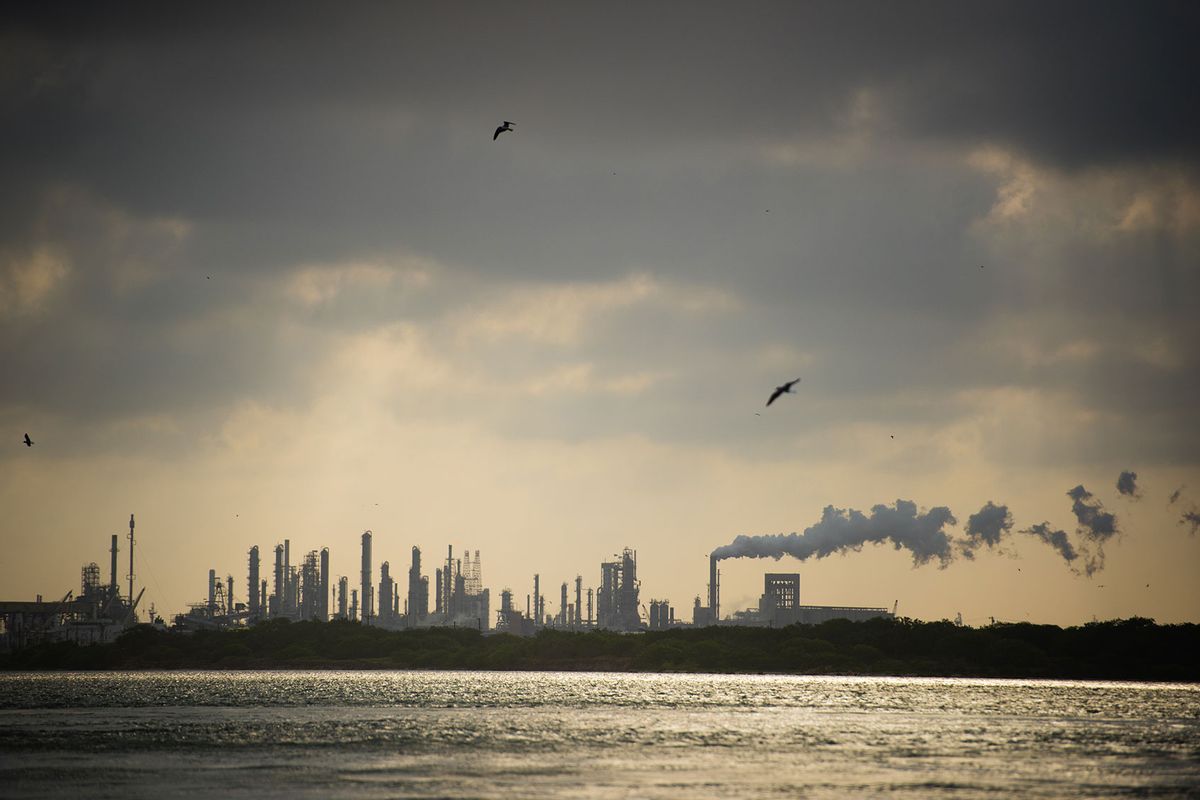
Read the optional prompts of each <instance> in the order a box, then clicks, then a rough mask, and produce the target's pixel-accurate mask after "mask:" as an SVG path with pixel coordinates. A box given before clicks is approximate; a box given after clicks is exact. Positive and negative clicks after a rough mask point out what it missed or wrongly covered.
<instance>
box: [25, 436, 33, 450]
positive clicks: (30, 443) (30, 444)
mask: <svg viewBox="0 0 1200 800" xmlns="http://www.w3.org/2000/svg"><path fill="white" fill-rule="evenodd" d="M25 446H26V447H33V439H30V438H29V434H28V433H27V434H25Z"/></svg>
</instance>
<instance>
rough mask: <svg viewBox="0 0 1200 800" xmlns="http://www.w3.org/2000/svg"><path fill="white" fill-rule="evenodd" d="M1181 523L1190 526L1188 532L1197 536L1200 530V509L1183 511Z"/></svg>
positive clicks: (1180, 518)
mask: <svg viewBox="0 0 1200 800" xmlns="http://www.w3.org/2000/svg"><path fill="white" fill-rule="evenodd" d="M1179 524H1180V525H1187V526H1188V528H1189V530H1188V533H1189V534H1190V535H1191V536H1195V535H1196V532H1197V531H1200V511H1197V510H1196V509H1194V508H1193V509H1192V510H1191V511H1185V512H1183V514H1182V515H1180V517H1179Z"/></svg>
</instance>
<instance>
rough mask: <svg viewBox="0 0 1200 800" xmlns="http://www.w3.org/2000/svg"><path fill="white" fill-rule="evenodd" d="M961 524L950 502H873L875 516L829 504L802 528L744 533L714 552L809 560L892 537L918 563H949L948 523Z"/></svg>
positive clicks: (723, 556) (717, 554)
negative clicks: (923, 506)
mask: <svg viewBox="0 0 1200 800" xmlns="http://www.w3.org/2000/svg"><path fill="white" fill-rule="evenodd" d="M956 523H957V520H955V519H954V515H953V514H952V513H951V512H950V509H948V508H946V507H945V506H938V507H936V508H931V509H929V510H928V511H924V512H918V511H917V504H916V503H914V502H912V501H911V500H897V501H896V503H895V505H891V506H887V505H877V506H873V507H872V508H871V513H870V515H867V514H864V513H863V512H861V511H858V510H855V509H853V508H851V509H841V508H834V507H833V506H826V507H825V510H824V511H823V512H822V514H821V521H820V522H818V523H817V524H815V525H812V526H810V527H808V528H805V529H804V531H803V532H802V533H787V534H784V533H777V534H770V535H765V536H747V535H745V534H742V535H740V536H738V537H737V538H735V539H734V540H733V542H732V543H730V544H727V545H724V546H723V547H718V548H717V549H716V550H713V551H712V555H713V557H714V558H716V559H718V560H721V559H726V558H774V559H780V558H782V557H783V556H792V557H794V558H797V559H799V560H801V561H805V560H807V559H809V558H813V557H816V558H824V557H825V556H828V555H833V554H834V553H844V552H847V551H851V550H855V551H857V550H861V549H862V547H863V545H866V544H884V543H887V542H891V544H892V545H893V546H894V547H895V548H896V549H897V550H908V551H909V552H910V553H912V558H913V564H914V565H915V566H920V565H922V564H927V563H929V562H930V561H933V560H937V561H938V562H939V566H941V567H943V568H944V567H945V566H946V565H948V564H949V563H950V561H951V560H952V559H953V557H954V553H953V549H952V542H951V540H950V536H949V535H948V534H947V533H946V526H947V525H954V524H956Z"/></svg>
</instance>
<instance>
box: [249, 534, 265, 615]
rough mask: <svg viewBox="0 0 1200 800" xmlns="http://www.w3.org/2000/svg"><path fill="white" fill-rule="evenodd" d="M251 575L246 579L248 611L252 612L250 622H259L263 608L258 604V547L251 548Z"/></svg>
mask: <svg viewBox="0 0 1200 800" xmlns="http://www.w3.org/2000/svg"><path fill="white" fill-rule="evenodd" d="M249 573H250V574H249V575H248V576H247V578H246V598H247V600H248V601H249V604H248V605H249V607H248V609H247V610H248V611H249V612H250V621H251V622H257V621H258V618H259V616H260V615H261V614H262V608H261V607H260V606H259V604H258V601H259V594H258V545H254V546H253V547H251V548H250V570H249Z"/></svg>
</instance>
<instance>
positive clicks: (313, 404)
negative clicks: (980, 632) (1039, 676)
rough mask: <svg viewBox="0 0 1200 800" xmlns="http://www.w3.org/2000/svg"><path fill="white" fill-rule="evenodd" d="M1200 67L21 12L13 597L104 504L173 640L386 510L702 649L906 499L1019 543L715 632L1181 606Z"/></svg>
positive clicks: (548, 8)
mask: <svg viewBox="0 0 1200 800" xmlns="http://www.w3.org/2000/svg"><path fill="white" fill-rule="evenodd" d="M1198 40H1200V11H1198V10H1197V6H1196V4H1195V3H1154V4H1138V3H1114V4H1110V3H1094V2H1089V3H1054V4H1049V5H1047V4H1044V3H1007V2H1006V3H997V4H989V3H968V4H962V3H952V4H944V5H938V4H924V5H921V6H912V5H905V4H882V3H881V4H854V3H842V2H838V3H818V4H807V3H806V4H800V3H784V4H763V3H756V4H749V5H747V4H715V5H713V4H696V3H686V4H684V3H678V4H677V3H657V4H651V5H648V6H647V5H641V4H638V5H635V4H628V5H626V4H616V5H613V4H605V5H594V6H583V5H581V4H566V5H564V4H554V3H551V4H519V5H518V4H500V5H497V4H458V3H449V4H411V3H406V4H388V5H372V6H360V7H355V8H346V7H344V6H336V7H334V6H323V7H309V6H306V5H303V4H295V3H288V4H282V5H275V4H270V3H255V4H251V5H249V6H245V5H221V4H217V5H215V6H212V5H203V6H200V5H196V6H194V7H192V8H181V7H179V6H174V5H170V6H168V5H162V4H155V5H144V6H142V5H139V6H126V5H123V4H104V5H96V6H87V7H79V6H69V7H62V8H58V7H56V6H54V5H48V4H37V6H36V8H33V9H25V8H9V9H6V10H5V12H4V19H3V22H2V23H0V176H2V178H3V190H2V191H0V374H2V375H3V378H2V379H0V431H3V432H4V434H3V439H4V442H5V445H4V446H3V447H0V507H2V508H3V516H2V517H0V545H3V546H2V547H0V599H25V598H32V596H33V595H34V594H37V593H41V594H43V595H46V596H61V595H62V594H64V593H65V592H66V591H67V590H68V589H72V588H74V589H76V590H78V582H79V569H80V567H81V566H82V565H83V564H84V563H86V562H89V561H96V562H98V563H100V564H101V565H102V568H103V570H104V572H105V574H107V560H108V557H107V547H108V541H109V535H110V534H112V533H122V532H124V531H125V530H126V524H127V520H128V517H129V513H130V512H136V513H137V518H138V523H139V524H138V535H139V548H140V550H139V554H138V562H139V563H138V567H137V571H138V575H139V581H138V583H139V585H141V584H145V585H146V587H147V598H148V600H149V601H153V602H154V603H155V604H156V606H157V607H158V609H159V610H160V612H175V611H180V610H183V609H184V608H185V606H186V604H187V603H188V602H190V601H195V600H199V599H201V598H203V597H204V596H205V593H206V580H207V573H208V570H209V568H215V569H216V570H217V571H218V573H219V574H221V575H225V574H232V575H233V576H234V577H235V579H236V581H237V586H236V589H235V595H237V596H240V599H244V596H245V566H246V551H247V550H248V549H249V548H250V546H251V545H255V544H257V545H259V547H260V548H261V549H262V550H263V551H264V553H267V552H269V551H270V550H271V549H272V548H273V547H274V545H275V544H276V543H277V542H280V541H282V540H283V539H284V538H285V537H288V538H290V539H291V541H292V552H293V560H294V561H298V560H299V557H298V555H296V554H300V553H303V552H305V551H307V550H309V549H314V548H319V547H322V546H328V547H329V548H330V550H331V555H332V559H331V560H332V568H333V571H334V573H335V575H343V574H344V575H349V576H351V583H352V584H353V583H355V576H356V575H357V569H358V537H359V535H360V533H361V532H362V531H363V530H364V529H371V530H373V531H374V534H375V561H376V565H377V566H378V564H379V563H380V562H381V561H383V560H389V561H391V562H392V571H393V573H400V574H403V573H404V570H405V569H406V568H407V563H408V554H409V549H410V547H411V546H412V545H414V544H416V545H419V546H421V547H422V548H423V550H424V551H425V554H426V555H425V558H426V564H427V571H428V572H429V573H431V574H432V571H433V568H434V566H435V565H436V561H437V559H438V558H439V557H441V556H443V555H444V553H445V547H446V545H447V544H453V545H454V546H455V549H456V551H457V550H460V549H461V548H463V547H469V548H470V549H471V550H475V549H478V550H480V551H481V552H482V559H483V579H484V584H485V585H486V586H488V587H490V588H491V589H492V591H493V597H495V596H496V595H498V592H499V590H500V589H501V588H503V587H506V586H507V587H511V588H512V589H513V590H514V592H515V593H516V595H517V597H518V598H519V601H520V604H521V605H522V607H523V603H524V596H525V594H526V593H527V592H529V591H531V585H532V575H533V573H535V572H538V573H540V574H541V575H542V584H543V586H544V587H547V589H546V590H545V593H546V596H547V607H548V609H549V610H550V611H551V612H555V611H557V603H558V586H559V584H560V583H561V582H562V581H567V580H570V581H573V580H574V577H575V575H577V574H582V575H583V577H584V585H585V586H595V585H596V584H597V583H598V581H599V574H600V569H599V564H600V561H601V560H603V559H605V558H607V557H609V556H611V555H612V554H613V553H615V552H618V551H619V550H620V549H621V548H622V547H625V546H628V547H632V548H634V549H636V550H637V551H638V554H639V572H640V577H641V578H642V599H643V601H644V602H646V603H648V602H649V600H650V599H651V598H655V599H659V598H667V599H670V600H671V601H672V603H673V604H674V605H675V607H676V612H677V614H678V615H681V616H686V617H688V618H690V609H691V604H692V598H693V597H694V596H695V595H697V594H701V593H703V592H704V591H705V582H706V581H707V562H706V556H707V554H708V553H709V552H710V551H711V550H713V549H714V548H716V547H719V546H722V545H726V544H728V543H730V542H732V541H733V540H734V538H735V537H736V536H738V535H740V534H746V535H750V536H754V535H762V534H777V533H790V532H793V531H798V532H799V531H804V530H805V529H806V528H809V527H810V526H813V525H815V524H816V523H817V522H818V521H819V520H821V518H822V514H823V510H824V509H825V507H826V506H830V505H832V506H834V507H835V508H838V509H846V508H854V509H860V510H863V511H864V512H866V513H869V509H870V508H871V507H872V506H874V505H876V504H889V505H890V504H894V503H895V502H896V501H897V500H898V499H901V500H911V501H913V502H914V503H915V504H916V505H917V507H918V508H920V509H931V508H935V507H939V506H945V507H948V508H949V509H950V510H951V511H952V512H953V516H954V517H955V519H956V520H957V524H956V525H955V526H952V527H951V528H950V532H951V533H952V534H953V536H954V537H955V538H956V539H957V538H962V537H964V536H965V535H966V530H965V529H966V526H967V522H968V518H969V517H970V516H971V515H972V514H976V513H978V512H979V511H980V509H981V508H982V507H983V506H984V505H985V504H986V503H988V502H993V503H995V504H996V505H1006V506H1007V507H1008V509H1009V511H1010V513H1011V515H1012V527H1011V529H1010V530H1008V531H1006V532H1005V534H1004V536H1003V537H1002V538H1001V540H1000V542H999V544H998V545H996V546H988V545H986V544H984V545H982V546H980V547H978V548H976V551H975V557H974V559H970V558H967V557H965V556H963V555H961V554H960V553H959V551H957V550H956V551H955V556H954V557H953V558H952V559H951V560H950V561H949V562H948V563H945V565H944V567H943V565H942V563H941V562H939V560H937V559H935V560H934V561H932V562H930V563H927V564H925V565H923V566H914V565H913V559H912V557H911V553H909V552H908V551H898V550H895V549H893V548H892V547H891V546H890V545H872V544H867V545H865V546H864V547H863V548H862V549H861V550H860V551H855V552H849V553H846V554H839V553H835V554H833V555H830V556H828V557H825V558H812V559H809V560H807V561H805V562H803V563H801V562H799V561H796V560H794V559H791V558H785V559H784V560H782V561H780V562H778V563H777V562H775V561H771V560H766V561H762V560H751V559H735V560H728V561H725V562H723V563H722V574H723V586H722V598H723V610H725V611H731V610H733V609H734V608H739V607H746V606H750V605H754V604H755V603H756V601H757V597H758V594H759V593H760V592H761V589H762V578H761V576H762V573H763V572H764V570H771V571H798V572H800V574H801V582H802V583H801V598H802V601H803V602H808V603H819V604H853V605H879V606H888V607H890V606H891V605H892V603H893V602H894V601H896V600H898V601H899V612H900V613H901V614H907V615H910V616H916V617H921V618H927V619H939V618H953V617H954V615H955V614H956V613H958V612H961V613H962V615H963V617H964V618H965V619H966V621H967V622H970V623H981V622H986V621H987V620H988V619H989V618H990V617H993V616H994V617H996V618H997V619H1007V620H1025V619H1031V620H1034V621H1039V622H1052V623H1059V624H1073V623H1080V622H1085V621H1088V620H1090V619H1092V618H1093V617H1097V618H1100V619H1106V618H1111V617H1118V616H1121V617H1124V616H1131V615H1135V614H1136V615H1142V616H1151V617H1154V618H1156V619H1158V620H1159V621H1183V620H1190V621H1200V581H1198V580H1197V567H1198V565H1200V535H1198V534H1197V531H1196V527H1195V525H1193V524H1190V523H1189V521H1188V519H1187V518H1186V517H1185V516H1184V515H1186V514H1188V513H1194V512H1195V511H1196V510H1197V508H1198V507H1200V426H1198V425H1197V408H1198V405H1197V397H1198V392H1200V314H1197V312H1196V305H1197V298H1198V297H1200V145H1198V144H1197V143H1198V142H1200V98H1198V97H1197V92H1198V90H1197V86H1198V85H1200V84H1198V83H1197V81H1196V76H1197V75H1200V57H1198V56H1197V55H1196V53H1197V49H1196V48H1195V47H1194V42H1195V41H1198ZM504 119H507V120H512V121H513V122H514V123H515V130H514V132H512V133H506V134H504V135H502V136H501V137H500V138H499V140H497V141H495V142H493V141H492V131H493V130H494V128H495V126H496V125H498V124H499V123H500V121H501V120H504ZM797 376H802V377H803V381H802V382H801V384H800V385H799V386H798V387H797V389H798V394H796V395H794V396H786V397H783V398H781V399H780V400H778V401H776V403H775V404H774V405H772V406H771V407H770V408H769V409H767V408H764V407H763V403H764V402H765V400H766V398H767V396H768V394H769V393H770V391H771V389H772V388H773V387H774V386H776V385H777V384H779V383H782V382H783V381H785V380H789V379H791V378H794V377H797ZM756 412H759V413H758V414H756ZM25 432H28V433H29V434H30V435H31V437H32V438H33V440H34V441H35V442H36V444H35V446H34V447H32V448H27V447H25V446H23V445H22V444H21V438H22V436H23V435H24V433H25ZM1123 471H1133V472H1136V475H1137V477H1136V484H1135V485H1136V492H1135V493H1133V494H1125V493H1122V492H1121V491H1119V489H1118V479H1119V477H1120V475H1121V473H1122V472H1123ZM1079 485H1082V486H1084V487H1086V490H1087V491H1088V492H1090V493H1091V494H1092V495H1093V497H1092V499H1091V500H1090V501H1089V502H1091V503H1093V504H1094V503H1100V504H1101V506H1102V510H1103V512H1105V513H1111V514H1113V515H1115V517H1116V520H1117V532H1116V533H1115V534H1113V535H1112V536H1111V537H1105V539H1104V541H1103V542H1094V541H1093V542H1089V539H1088V537H1087V536H1086V535H1084V534H1085V533H1086V531H1081V530H1080V526H1081V524H1082V523H1081V522H1080V518H1079V517H1078V516H1077V514H1076V513H1075V511H1073V507H1072V506H1073V503H1074V502H1075V501H1074V500H1073V499H1072V498H1071V497H1069V496H1068V494H1067V493H1068V491H1070V490H1072V489H1073V487H1076V486H1079ZM1177 491H1178V495H1177V496H1175V497H1174V499H1173V500H1172V496H1173V495H1174V493H1175V492H1177ZM1091 519H1092V520H1093V522H1094V521H1095V517H1094V516H1093V517H1092V518H1091ZM1042 523H1047V527H1046V528H1044V529H1042V530H1044V531H1047V532H1049V531H1057V530H1061V531H1064V533H1065V534H1066V535H1067V536H1068V537H1069V538H1070V540H1071V542H1072V543H1073V544H1075V545H1089V544H1090V545H1091V548H1092V551H1093V556H1094V555H1095V552H1094V551H1095V550H1096V549H1097V547H1100V546H1102V548H1103V551H1104V555H1105V560H1104V564H1103V567H1102V568H1101V569H1097V570H1096V571H1094V572H1093V574H1092V575H1091V576H1088V575H1087V574H1086V571H1085V570H1083V569H1081V567H1080V564H1081V563H1082V562H1080V561H1077V562H1075V563H1074V564H1069V563H1068V562H1066V561H1065V560H1064V559H1063V558H1062V557H1060V554H1059V551H1056V550H1055V549H1053V548H1052V547H1051V546H1049V545H1048V544H1047V543H1045V542H1043V541H1041V540H1040V539H1039V538H1038V537H1037V536H1035V535H1032V534H1028V533H1022V531H1025V530H1029V529H1031V528H1033V527H1034V526H1036V525H1041V524H1042ZM124 546H125V545H124V543H122V547H124ZM122 558H124V554H123V555H122ZM124 571H125V570H124V569H122V575H123V574H124ZM1081 573H1082V574H1081Z"/></svg>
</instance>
